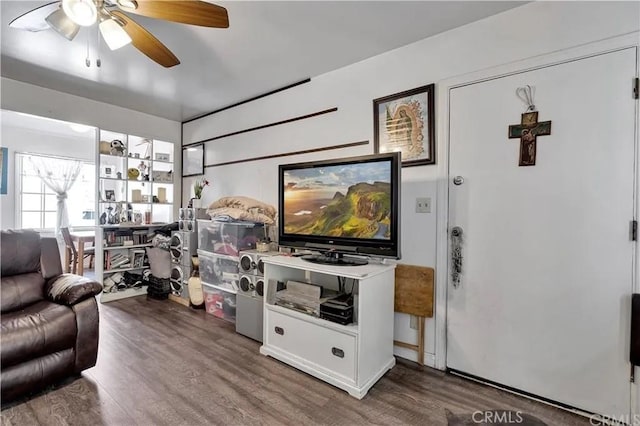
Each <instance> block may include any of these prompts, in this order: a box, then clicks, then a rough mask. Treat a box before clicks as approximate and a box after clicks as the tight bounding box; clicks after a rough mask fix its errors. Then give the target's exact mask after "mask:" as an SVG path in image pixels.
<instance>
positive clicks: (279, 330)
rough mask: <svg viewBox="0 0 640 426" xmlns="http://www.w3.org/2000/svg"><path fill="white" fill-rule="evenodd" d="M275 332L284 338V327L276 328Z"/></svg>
mask: <svg viewBox="0 0 640 426" xmlns="http://www.w3.org/2000/svg"><path fill="white" fill-rule="evenodd" d="M275 330H276V334H279V335H281V336H284V328H282V327H276V328H275Z"/></svg>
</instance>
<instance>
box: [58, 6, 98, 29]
mask: <svg viewBox="0 0 640 426" xmlns="http://www.w3.org/2000/svg"><path fill="white" fill-rule="evenodd" d="M62 10H64V13H66V14H67V16H68V17H69V19H71V20H72V21H73V22H75V23H76V24H78V25H81V26H83V27H88V26H91V25H93V24H95V23H96V21H97V20H98V9H97V8H96V5H95V3H94V2H93V0H62Z"/></svg>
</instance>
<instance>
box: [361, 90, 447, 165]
mask: <svg viewBox="0 0 640 426" xmlns="http://www.w3.org/2000/svg"><path fill="white" fill-rule="evenodd" d="M434 91H435V85H434V84H429V85H427V86H422V87H418V88H416V89H412V90H407V91H405V92H401V93H396V94H395V95H390V96H385V97H383V98H378V99H374V100H373V123H374V129H373V136H374V139H373V146H374V150H375V152H376V153H381V152H392V151H399V152H401V153H402V167H410V166H422V165H425V164H435V163H436V150H435V127H436V126H435V111H434Z"/></svg>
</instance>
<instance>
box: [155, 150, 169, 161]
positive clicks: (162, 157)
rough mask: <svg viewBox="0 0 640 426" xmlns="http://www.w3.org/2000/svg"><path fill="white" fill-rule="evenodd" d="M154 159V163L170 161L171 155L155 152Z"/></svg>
mask: <svg viewBox="0 0 640 426" xmlns="http://www.w3.org/2000/svg"><path fill="white" fill-rule="evenodd" d="M155 159H156V161H171V154H168V153H165V152H156V154H155Z"/></svg>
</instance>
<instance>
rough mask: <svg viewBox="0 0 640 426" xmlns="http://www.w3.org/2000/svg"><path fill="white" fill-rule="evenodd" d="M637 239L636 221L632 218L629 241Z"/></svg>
mask: <svg viewBox="0 0 640 426" xmlns="http://www.w3.org/2000/svg"><path fill="white" fill-rule="evenodd" d="M637 240H638V221H637V220H632V221H631V241H637Z"/></svg>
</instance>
